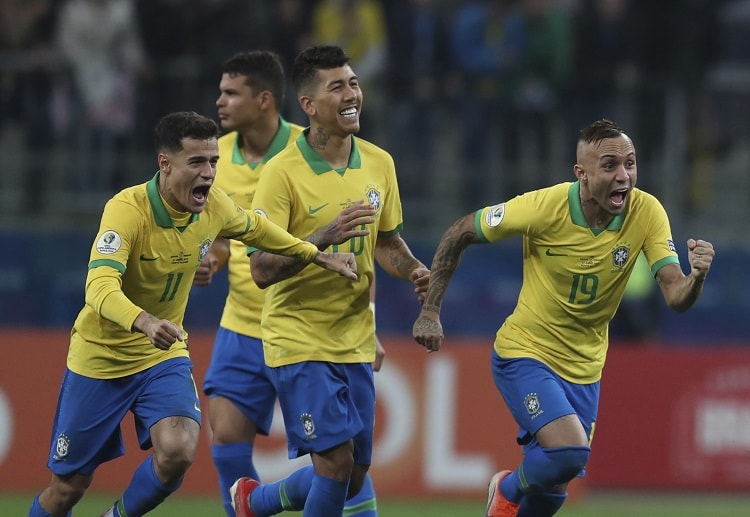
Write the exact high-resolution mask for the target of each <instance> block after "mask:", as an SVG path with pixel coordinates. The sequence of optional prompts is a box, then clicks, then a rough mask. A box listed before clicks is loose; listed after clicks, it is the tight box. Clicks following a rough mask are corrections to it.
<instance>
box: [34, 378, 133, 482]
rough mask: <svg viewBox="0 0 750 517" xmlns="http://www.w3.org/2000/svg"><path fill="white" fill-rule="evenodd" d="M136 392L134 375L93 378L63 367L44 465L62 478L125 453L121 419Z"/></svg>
mask: <svg viewBox="0 0 750 517" xmlns="http://www.w3.org/2000/svg"><path fill="white" fill-rule="evenodd" d="M136 396H137V386H136V383H135V379H134V376H128V377H126V378H123V379H93V378H91V377H86V376H83V375H79V374H77V373H75V372H72V371H71V370H66V371H65V376H64V377H63V381H62V386H61V388H60V395H59V398H58V402H57V412H56V414H55V419H54V422H53V427H52V443H51V446H50V453H49V458H48V462H47V465H48V467H49V469H50V470H51V471H52V472H53V473H54V474H55V475H57V476H60V477H62V478H63V479H65V478H66V477H67V476H70V475H72V474H83V475H89V474H92V473H93V472H94V470H95V469H96V468H97V467H98V466H99V465H100V464H102V463H104V462H105V461H109V460H112V459H114V458H117V457H119V456H122V455H123V454H124V453H125V447H124V444H123V441H122V433H121V431H120V423H121V421H122V419H123V418H124V417H125V415H126V414H127V412H128V411H129V410H130V408H131V405H132V403H133V401H134V400H135V398H136Z"/></svg>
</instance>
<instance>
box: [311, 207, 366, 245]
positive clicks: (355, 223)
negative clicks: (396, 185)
mask: <svg viewBox="0 0 750 517" xmlns="http://www.w3.org/2000/svg"><path fill="white" fill-rule="evenodd" d="M375 212H376V210H375V207H374V206H373V205H369V204H367V205H366V204H365V202H364V201H363V200H361V199H360V200H359V201H357V202H356V203H354V204H352V205H351V206H348V207H346V208H344V209H343V210H342V211H341V213H340V214H339V215H337V216H336V219H334V220H333V221H331V222H330V223H329V224H328V225H327V226H325V227H323V228H321V229H320V231H319V234H318V235H317V236H316V239H315V240H316V241H317V242H318V243H319V245H320V246H319V247H320V249H326V248H327V247H328V246H330V245H332V244H343V243H344V242H346V241H348V240H349V239H351V238H353V237H364V236H366V235H370V230H368V229H365V228H363V227H364V226H365V225H368V224H372V223H374V222H375ZM321 246H322V247H321Z"/></svg>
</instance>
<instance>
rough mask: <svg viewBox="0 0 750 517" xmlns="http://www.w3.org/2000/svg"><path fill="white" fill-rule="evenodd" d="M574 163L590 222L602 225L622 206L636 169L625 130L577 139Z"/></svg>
mask: <svg viewBox="0 0 750 517" xmlns="http://www.w3.org/2000/svg"><path fill="white" fill-rule="evenodd" d="M577 160H578V163H576V165H575V166H574V167H573V170H574V171H575V174H576V176H577V177H578V179H579V180H580V182H581V205H582V207H583V211H584V214H585V215H586V219H587V220H588V221H589V223H590V224H591V225H592V226H595V227H602V226H603V225H604V226H606V224H609V221H611V220H612V218H613V217H614V216H616V215H618V214H621V213H622V212H623V211H624V210H625V206H626V204H627V199H628V194H629V193H630V191H631V190H632V189H633V188H634V187H635V184H636V180H637V179H638V169H637V167H636V161H635V147H634V146H633V142H632V140H630V138H629V137H628V136H627V135H626V134H624V133H623V134H620V135H617V136H614V137H611V138H604V139H602V140H599V141H593V142H583V141H582V142H579V144H578V149H577Z"/></svg>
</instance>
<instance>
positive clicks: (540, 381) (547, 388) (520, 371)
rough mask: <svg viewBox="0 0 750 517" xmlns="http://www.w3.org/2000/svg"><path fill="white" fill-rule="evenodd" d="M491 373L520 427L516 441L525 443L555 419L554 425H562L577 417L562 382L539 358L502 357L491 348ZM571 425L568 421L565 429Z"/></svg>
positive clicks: (563, 426)
mask: <svg viewBox="0 0 750 517" xmlns="http://www.w3.org/2000/svg"><path fill="white" fill-rule="evenodd" d="M492 373H493V378H494V380H495V385H496V386H497V388H498V390H499V391H500V394H501V395H502V397H503V399H504V400H505V403H506V405H507V406H508V409H509V410H510V412H511V414H512V415H513V418H514V419H515V420H516V422H517V423H518V426H519V428H520V429H519V435H518V440H519V443H528V442H529V441H530V440H531V439H533V437H534V436H535V435H536V434H537V432H538V431H539V430H540V429H542V428H544V427H545V426H547V425H549V424H551V423H553V422H555V421H558V422H557V423H556V424H555V427H561V428H563V429H566V428H567V426H568V424H569V423H570V422H573V421H574V420H575V419H577V418H578V417H577V416H576V415H577V411H576V408H575V407H574V405H573V403H572V402H571V400H570V399H569V397H568V393H567V391H566V386H565V382H564V381H563V380H562V379H561V378H560V377H559V376H558V375H557V374H556V373H555V372H553V371H552V370H551V369H550V368H549V367H548V366H546V365H545V364H543V363H541V362H540V361H537V360H535V359H530V358H512V359H504V358H501V357H499V356H498V355H497V353H495V352H493V358H492ZM563 417H570V418H563ZM574 427H576V426H574V425H571V431H569V432H572V429H573V428H574ZM578 427H580V423H579V424H578ZM573 434H575V433H573ZM566 436H568V433H567V432H566Z"/></svg>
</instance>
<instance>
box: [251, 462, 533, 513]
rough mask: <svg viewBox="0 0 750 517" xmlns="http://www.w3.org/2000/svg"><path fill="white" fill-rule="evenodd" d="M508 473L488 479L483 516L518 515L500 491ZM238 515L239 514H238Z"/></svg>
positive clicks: (515, 504) (514, 505) (515, 506)
mask: <svg viewBox="0 0 750 517" xmlns="http://www.w3.org/2000/svg"><path fill="white" fill-rule="evenodd" d="M508 474H510V470H501V471H500V472H498V473H497V474H495V475H494V476H492V479H491V480H490V486H489V488H488V490H487V511H486V512H485V514H484V515H485V517H516V516H517V515H518V507H519V505H518V504H517V503H513V502H510V501H508V500H507V499H506V498H505V497H504V496H503V493H502V492H501V491H500V481H502V480H503V478H504V477H505V476H507V475H508ZM238 515H239V514H238Z"/></svg>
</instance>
